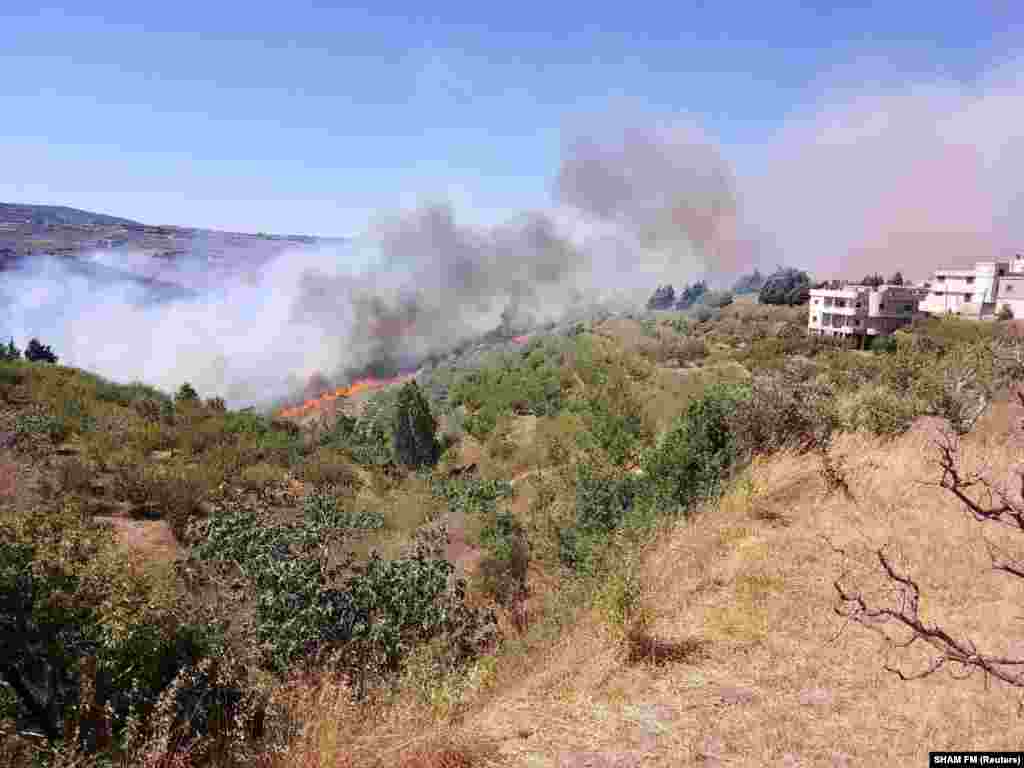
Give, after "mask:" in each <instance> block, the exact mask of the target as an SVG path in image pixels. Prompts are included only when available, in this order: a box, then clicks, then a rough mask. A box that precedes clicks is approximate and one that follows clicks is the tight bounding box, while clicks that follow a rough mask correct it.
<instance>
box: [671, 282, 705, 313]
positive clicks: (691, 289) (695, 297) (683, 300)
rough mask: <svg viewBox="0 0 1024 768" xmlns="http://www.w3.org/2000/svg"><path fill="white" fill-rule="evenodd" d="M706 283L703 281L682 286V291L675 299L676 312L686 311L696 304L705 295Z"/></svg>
mask: <svg viewBox="0 0 1024 768" xmlns="http://www.w3.org/2000/svg"><path fill="white" fill-rule="evenodd" d="M707 290H708V286H707V283H705V282H703V281H697V282H696V283H693V284H692V285H685V286H683V290H681V291H680V292H679V295H678V298H677V299H676V306H675V308H676V309H677V310H680V311H682V310H686V309H689V308H690V307H692V306H693V305H694V304H696V303H697V302H698V301H700V300H701V298H702V297H703V296H704V294H705V293H707Z"/></svg>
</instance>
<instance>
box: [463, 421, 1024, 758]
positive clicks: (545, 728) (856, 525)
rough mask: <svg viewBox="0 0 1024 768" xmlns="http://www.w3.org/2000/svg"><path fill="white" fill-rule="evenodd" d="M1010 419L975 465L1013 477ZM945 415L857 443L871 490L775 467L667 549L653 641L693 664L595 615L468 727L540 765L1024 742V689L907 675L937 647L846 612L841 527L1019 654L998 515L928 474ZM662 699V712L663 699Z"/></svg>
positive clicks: (994, 430)
mask: <svg viewBox="0 0 1024 768" xmlns="http://www.w3.org/2000/svg"><path fill="white" fill-rule="evenodd" d="M1010 424H1011V417H1010V414H1009V412H1008V406H1007V405H1006V404H998V405H997V406H995V408H994V409H993V412H992V413H991V414H990V415H989V416H988V417H987V418H986V420H985V421H984V423H982V424H981V425H980V426H979V428H978V430H977V433H976V434H975V435H973V436H972V437H971V438H969V439H968V441H967V443H966V444H965V460H966V461H967V462H968V463H973V464H975V465H977V464H979V463H985V464H988V465H990V466H991V469H992V470H993V472H994V473H995V476H996V477H1002V476H1004V475H1005V474H1006V473H1007V472H1009V470H1010V468H1011V466H1012V465H1013V464H1014V463H1015V462H1016V461H1019V460H1020V458H1021V457H1022V451H1021V447H1020V445H1019V444H1018V443H1015V442H1014V441H1013V439H1012V436H1011V435H1010ZM930 429H932V426H931V425H929V424H928V423H925V422H922V423H919V424H918V425H917V426H916V427H915V428H914V429H913V430H912V431H911V432H910V433H909V434H907V435H904V436H903V437H901V438H899V439H898V440H897V441H895V442H894V443H888V444H885V443H881V442H879V441H876V440H873V439H870V438H867V437H865V436H859V435H852V436H846V437H843V438H842V439H840V440H839V442H838V444H837V445H836V447H835V449H834V450H835V451H836V452H837V453H838V454H840V455H841V456H843V457H845V465H846V466H847V467H848V470H847V471H848V481H849V484H850V486H851V489H852V491H853V494H854V499H853V500H852V501H851V500H849V499H847V498H845V497H844V496H843V495H842V494H831V495H829V494H827V491H826V488H825V484H824V481H823V480H822V478H821V476H820V472H819V468H818V466H817V464H816V462H815V461H813V460H809V459H808V458H807V457H805V456H790V455H784V456H780V457H777V458H775V459H772V460H769V461H767V462H762V463H759V464H758V465H756V466H755V467H754V468H753V469H752V470H751V474H750V476H748V477H747V478H744V479H742V480H741V481H740V482H738V483H736V484H735V486H734V489H733V491H732V492H731V493H730V494H729V495H728V496H727V497H726V498H725V499H723V502H722V503H721V504H719V505H717V506H716V507H715V508H714V509H709V510H707V511H705V512H704V513H703V514H702V515H699V516H698V517H697V518H695V520H694V522H692V523H691V524H688V525H685V526H682V527H680V528H679V529H678V530H677V532H676V533H674V534H673V535H672V536H671V537H669V538H668V539H667V540H664V541H662V542H661V543H660V544H658V545H657V546H655V547H654V548H653V549H652V550H651V551H650V552H649V553H648V554H647V557H646V559H645V563H644V567H643V571H642V574H643V581H644V585H645V592H646V595H647V598H646V599H647V600H648V602H649V604H650V605H652V606H653V607H654V608H655V609H656V611H655V617H654V620H653V622H652V623H651V625H650V629H649V640H648V642H649V645H648V648H649V649H650V648H652V647H657V644H659V643H660V647H664V648H672V649H675V651H676V652H675V653H674V654H673V655H672V658H670V659H669V661H672V662H674V663H666V664H661V665H653V664H639V665H637V664H631V661H634V662H635V661H636V658H635V654H634V657H633V658H632V659H631V658H630V655H628V654H627V655H626V656H623V654H622V653H621V652H620V649H619V648H618V647H617V646H616V645H615V643H613V642H612V641H611V640H609V639H608V637H607V636H606V634H605V633H603V632H602V631H601V628H600V622H599V621H598V620H597V619H595V618H593V617H589V618H584V619H583V620H582V621H580V622H579V623H578V625H577V626H575V627H574V628H572V629H571V630H570V631H568V632H566V634H565V635H564V637H563V638H562V640H561V641H560V642H558V643H557V644H556V645H555V646H553V647H551V646H549V647H547V648H546V649H544V650H539V649H538V650H537V651H535V652H534V655H533V656H532V658H531V665H532V669H531V671H530V672H529V674H528V675H526V676H525V677H523V676H520V677H519V678H518V680H516V681H514V682H513V681H511V680H508V681H505V682H507V683H508V687H504V684H503V683H501V684H499V685H498V686H496V690H497V691H499V692H498V693H496V694H494V696H493V697H492V698H491V700H490V701H489V702H488V703H487V704H486V706H482V707H481V708H479V709H478V710H476V711H475V712H474V713H473V715H472V716H470V717H468V718H467V721H466V731H467V733H471V734H474V735H476V736H478V737H482V738H491V739H496V740H501V741H503V747H502V753H503V754H504V756H505V758H506V759H507V760H508V764H512V765H538V766H539V765H556V764H557V762H556V761H557V760H558V758H559V756H560V755H563V754H564V753H566V752H567V751H570V750H612V751H617V752H622V751H623V750H630V749H639V750H640V751H641V752H642V753H643V754H645V755H646V758H645V762H644V763H643V764H644V765H645V766H647V765H658V766H661V765H664V766H669V765H679V764H685V763H688V762H689V761H690V760H692V759H695V758H697V756H698V755H699V754H700V753H701V752H702V751H706V746H707V744H708V743H714V744H716V745H718V746H716V749H717V750H718V751H719V753H720V756H721V760H722V761H723V762H725V763H727V764H731V765H763V764H765V762H769V763H778V762H779V761H780V760H781V759H782V757H783V755H785V754H787V753H788V754H791V755H793V756H795V757H796V758H797V759H799V760H800V761H801V762H802V763H803V764H805V765H815V764H818V765H820V764H826V765H827V764H829V763H830V761H831V760H832V759H833V754H834V753H836V752H841V753H843V754H845V755H848V756H849V758H850V762H851V764H869V763H872V762H879V761H880V760H882V759H890V758H903V759H906V760H908V761H913V762H921V761H923V760H925V753H927V752H928V751H929V750H942V749H1006V750H1013V749H1016V748H1017V747H1018V746H1019V743H1020V737H1019V734H1020V731H1021V724H1020V717H1019V714H1018V711H1019V710H1018V702H1019V701H1020V699H1021V697H1020V694H1019V693H1017V692H1016V691H1015V690H1012V689H1008V688H1006V687H1004V686H1002V685H1001V684H998V683H995V682H992V683H990V684H986V681H985V680H984V679H982V678H981V677H976V678H971V679H968V680H962V681H955V680H952V679H950V678H949V677H947V676H935V677H932V678H929V679H926V680H923V681H920V682H910V683H907V682H901V681H899V680H898V679H897V678H896V677H895V676H893V675H891V674H889V673H887V672H885V671H884V670H883V665H884V663H885V662H886V660H889V661H892V662H896V661H901V662H902V663H903V664H904V665H906V667H907V668H908V671H912V670H914V669H919V668H920V667H921V664H922V659H921V658H920V657H915V656H913V655H910V656H906V657H904V658H900V657H892V656H891V655H889V654H887V653H886V652H885V649H884V648H883V646H882V644H881V641H880V640H879V638H877V637H876V636H875V635H874V634H872V633H868V632H866V631H864V630H863V629H861V628H857V627H848V628H846V629H845V631H843V632H840V630H841V629H842V623H841V620H840V619H839V618H838V617H836V616H835V615H834V614H833V611H832V608H833V605H834V599H835V592H834V589H833V587H832V582H833V580H834V579H835V578H837V577H838V576H839V575H840V573H841V572H842V569H843V568H844V562H843V560H842V559H841V558H839V556H838V555H837V554H836V553H835V552H834V551H833V550H832V549H831V548H830V546H829V545H828V544H827V543H826V542H825V539H824V538H823V537H828V539H829V541H831V542H832V544H834V545H835V546H837V547H844V548H846V549H847V551H848V552H851V553H853V552H859V551H861V550H862V549H863V548H865V547H870V546H879V545H882V544H889V545H890V546H892V547H895V548H896V549H897V551H899V552H901V553H902V554H903V560H902V562H903V563H905V564H906V566H907V568H908V569H909V570H910V571H911V573H912V574H913V576H914V577H915V578H916V579H918V580H919V581H920V583H921V584H922V586H923V588H925V589H926V598H925V603H924V608H923V612H924V614H925V616H926V618H927V619H928V620H929V621H936V622H940V623H942V624H946V625H948V626H949V627H950V628H951V629H955V630H958V631H960V632H963V633H969V634H970V636H971V638H972V639H973V640H974V641H975V642H976V643H977V644H978V645H979V647H982V648H986V649H991V650H993V651H1002V650H1005V649H1007V647H1008V645H1009V644H1010V642H1011V641H1012V640H1014V639H1016V638H1018V637H1019V636H1020V627H1019V618H1018V617H1019V614H1020V609H1019V606H1020V604H1021V599H1022V598H1024V585H1022V584H1021V583H1020V582H1019V581H1014V580H1012V579H1009V578H1007V577H1005V576H1000V575H998V574H995V573H994V572H992V570H991V568H990V563H989V560H988V555H987V553H986V549H985V546H984V542H983V540H982V538H981V533H982V531H981V529H979V527H978V525H977V524H976V523H975V522H973V521H972V520H969V519H968V518H967V517H966V516H965V515H964V513H963V512H962V511H961V510H960V509H959V507H958V505H957V504H956V503H955V501H954V500H952V498H951V497H950V496H949V495H948V494H947V493H946V492H945V491H943V490H942V489H939V488H936V487H929V486H926V485H922V484H921V483H922V482H933V481H935V480H936V474H935V468H934V466H933V463H932V454H931V453H930V451H929V440H930V438H931V433H930V431H929V430H930ZM780 520H785V521H788V523H789V524H788V525H780V524H779V521H780ZM856 560H857V562H862V563H863V564H864V565H865V568H864V570H863V573H862V574H861V576H860V580H859V583H860V584H861V585H862V586H863V588H864V589H865V590H866V591H869V592H870V589H871V588H872V587H874V588H875V589H877V590H879V592H878V594H879V595H881V596H882V597H884V594H885V593H884V584H883V583H882V580H881V578H880V574H878V573H877V569H876V568H875V567H874V565H873V562H872V561H871V559H870V558H867V557H865V558H856ZM845 566H850V563H846V564H845ZM687 650H688V651H690V652H689V653H687V652H686V651H687ZM517 668H518V669H519V671H520V672H522V671H523V670H524V668H525V669H528V668H529V667H524V665H522V664H519V665H517ZM500 675H501V672H500V670H499V676H500ZM503 680H504V678H503ZM652 708H653V709H655V710H657V711H659V712H660V715H658V716H657V717H655V718H654V720H655V722H650V721H649V720H650V718H649V717H648V716H647V715H646V714H644V713H648V711H649V710H651V709H652ZM659 708H660V709H659ZM645 717H646V718H647V720H645ZM516 732H522V733H529V734H531V735H530V737H529V738H528V739H524V738H522V737H520V736H516V735H515V733H516Z"/></svg>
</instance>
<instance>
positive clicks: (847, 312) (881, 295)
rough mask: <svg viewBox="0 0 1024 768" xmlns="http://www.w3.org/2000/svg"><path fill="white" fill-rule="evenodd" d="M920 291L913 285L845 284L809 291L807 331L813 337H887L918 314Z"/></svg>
mask: <svg viewBox="0 0 1024 768" xmlns="http://www.w3.org/2000/svg"><path fill="white" fill-rule="evenodd" d="M919 299H920V290H919V289H917V288H914V287H913V286H902V285H882V286H879V287H878V288H870V287H868V286H865V285H847V286H844V287H843V288H840V289H836V290H831V289H824V288H817V289H814V290H812V291H811V300H810V309H809V311H808V317H807V331H808V333H810V334H812V335H814V336H832V337H836V336H838V337H845V338H851V337H852V338H855V339H857V340H858V341H859V342H860V343H863V340H864V338H865V337H870V336H879V335H886V334H890V333H892V332H893V331H895V330H896V329H897V328H901V327H903V326H904V325H908V324H909V323H910V322H911V321H913V319H914V317H915V316H917V314H918V302H919Z"/></svg>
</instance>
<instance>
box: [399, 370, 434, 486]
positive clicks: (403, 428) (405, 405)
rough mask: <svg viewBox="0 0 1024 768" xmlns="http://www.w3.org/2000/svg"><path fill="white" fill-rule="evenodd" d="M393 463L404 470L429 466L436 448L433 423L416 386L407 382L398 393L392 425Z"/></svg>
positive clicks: (414, 383) (426, 405)
mask: <svg viewBox="0 0 1024 768" xmlns="http://www.w3.org/2000/svg"><path fill="white" fill-rule="evenodd" d="M392 429H393V435H394V446H395V459H396V460H397V461H398V463H399V464H403V465H404V466H406V467H423V466H433V465H434V464H436V463H437V459H438V454H439V453H440V451H439V448H440V446H439V445H438V443H437V419H435V418H434V415H433V414H432V413H431V412H430V405H429V404H428V403H427V399H426V398H425V397H424V396H423V392H422V391H421V390H420V388H419V385H417V384H416V382H415V381H410V382H409V383H408V384H406V385H405V386H403V387H402V389H401V391H400V392H399V393H398V403H397V407H396V408H395V416H394V422H393V427H392Z"/></svg>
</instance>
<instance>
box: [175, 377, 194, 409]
mask: <svg viewBox="0 0 1024 768" xmlns="http://www.w3.org/2000/svg"><path fill="white" fill-rule="evenodd" d="M174 402H175V404H181V403H198V402H199V393H198V392H196V390H195V387H193V386H192V385H191V384H189V383H188V382H187V381H186V382H185V383H184V384H182V385H181V387H180V388H179V389H178V391H177V392H175V393H174Z"/></svg>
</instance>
